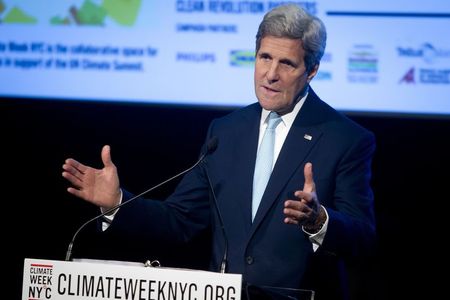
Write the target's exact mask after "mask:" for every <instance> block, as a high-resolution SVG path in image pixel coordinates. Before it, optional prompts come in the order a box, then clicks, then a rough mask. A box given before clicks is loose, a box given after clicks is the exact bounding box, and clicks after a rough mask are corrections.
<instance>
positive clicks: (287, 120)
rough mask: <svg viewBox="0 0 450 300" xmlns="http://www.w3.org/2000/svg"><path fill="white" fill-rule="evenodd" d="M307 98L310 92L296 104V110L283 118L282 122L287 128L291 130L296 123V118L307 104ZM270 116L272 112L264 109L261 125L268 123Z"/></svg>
mask: <svg viewBox="0 0 450 300" xmlns="http://www.w3.org/2000/svg"><path fill="white" fill-rule="evenodd" d="M307 96H308V92H307V93H305V95H303V97H302V98H301V99H300V100H299V101H298V102H297V103H296V104H295V106H294V109H293V110H292V111H291V112H289V113H287V114H284V115H282V116H281V120H282V122H283V124H284V125H285V126H286V127H287V128H291V126H292V124H293V123H294V120H295V117H297V114H298V112H299V111H300V109H301V108H302V106H303V104H304V103H305V100H306V97H307ZM269 114H270V110H266V109H264V108H263V109H262V112H261V123H260V124H261V125H262V124H266V123H267V117H268V116H269Z"/></svg>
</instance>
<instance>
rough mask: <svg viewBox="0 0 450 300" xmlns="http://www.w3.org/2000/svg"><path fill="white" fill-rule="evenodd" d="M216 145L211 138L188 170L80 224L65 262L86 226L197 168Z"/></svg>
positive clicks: (70, 256)
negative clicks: (76, 239)
mask: <svg viewBox="0 0 450 300" xmlns="http://www.w3.org/2000/svg"><path fill="white" fill-rule="evenodd" d="M217 144H218V138H217V137H216V136H213V137H211V138H210V139H209V140H208V142H207V143H206V151H204V152H203V154H202V155H201V156H200V158H199V159H198V160H197V161H196V162H195V164H193V165H192V166H191V167H189V168H187V169H185V170H184V171H181V172H180V173H178V174H176V175H174V176H172V177H170V178H169V179H166V180H164V181H163V182H161V183H159V184H157V185H155V186H153V187H151V188H149V189H148V190H146V191H143V192H142V193H140V194H139V195H136V196H134V197H132V198H130V199H128V200H127V201H125V202H122V203H120V204H118V205H116V206H113V207H112V208H110V209H108V210H106V211H105V212H103V213H101V214H99V215H97V216H95V217H93V218H92V219H90V220H88V221H86V222H85V223H84V224H82V225H81V226H80V227H79V228H78V230H77V231H76V232H75V234H74V235H73V237H72V240H71V241H70V244H69V246H68V248H67V252H66V261H70V260H71V258H72V248H73V244H74V242H75V238H76V237H77V235H78V233H79V232H80V231H81V230H82V229H83V228H84V227H86V225H88V224H90V223H91V222H93V221H95V220H97V219H99V218H101V217H103V216H105V215H108V214H110V213H112V212H113V211H115V210H116V209H118V208H119V207H122V206H123V205H125V204H127V203H130V202H131V201H133V200H135V199H137V198H139V197H141V196H143V195H145V194H147V193H149V192H151V191H153V190H154V189H156V188H158V187H160V186H162V185H164V184H166V183H168V182H170V181H172V180H174V179H176V178H178V177H180V176H181V175H184V174H185V173H187V172H189V171H191V170H192V169H194V168H195V167H196V166H198V165H199V164H200V163H201V162H202V161H203V160H204V159H205V158H206V156H207V155H209V154H211V153H213V152H214V151H216V149H217Z"/></svg>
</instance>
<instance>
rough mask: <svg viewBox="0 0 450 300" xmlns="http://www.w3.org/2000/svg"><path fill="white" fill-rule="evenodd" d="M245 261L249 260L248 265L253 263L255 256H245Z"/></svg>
mask: <svg viewBox="0 0 450 300" xmlns="http://www.w3.org/2000/svg"><path fill="white" fill-rule="evenodd" d="M245 261H246V262H247V265H251V264H252V263H253V257H251V256H250V255H249V256H247V257H246V258H245Z"/></svg>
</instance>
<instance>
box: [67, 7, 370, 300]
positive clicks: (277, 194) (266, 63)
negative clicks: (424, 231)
mask: <svg viewBox="0 0 450 300" xmlns="http://www.w3.org/2000/svg"><path fill="white" fill-rule="evenodd" d="M325 43H326V31H325V27H324V25H323V23H322V22H321V21H320V20H319V19H317V18H316V17H314V16H311V15H309V14H308V13H307V12H305V11H304V10H303V9H301V8H299V7H298V6H296V5H292V4H291V5H283V6H279V7H277V8H275V9H273V10H272V11H270V12H268V13H267V14H266V15H265V17H264V19H263V21H262V23H261V24H260V26H259V30H258V33H257V36H256V62H255V75H254V84H255V93H256V96H257V98H258V103H255V104H252V105H249V106H247V107H245V108H242V109H239V110H237V111H235V112H233V113H231V114H229V115H228V116H225V117H223V118H220V119H217V120H214V121H213V122H212V123H211V125H210V127H209V130H208V134H207V138H206V140H207V141H208V140H209V139H210V138H211V137H217V138H218V141H219V144H218V147H217V149H216V150H215V151H214V152H213V153H211V154H209V155H208V156H207V158H206V160H205V161H204V163H202V164H200V165H199V166H198V167H196V168H194V169H193V170H192V171H190V172H189V173H187V174H186V175H185V177H184V178H183V180H182V181H181V182H180V184H179V185H178V186H177V188H176V190H175V191H174V193H173V194H172V195H171V196H170V197H169V198H168V199H167V200H166V201H163V202H160V201H146V200H144V199H137V200H136V201H133V202H132V203H130V204H129V205H126V206H124V207H122V208H120V209H118V210H116V211H115V212H114V213H113V215H111V216H110V217H109V219H110V221H111V222H110V223H111V225H109V224H105V227H108V226H109V228H108V229H107V230H109V231H115V232H118V233H120V232H123V233H127V232H143V233H145V235H146V236H147V237H148V238H152V239H158V240H160V241H161V242H163V241H166V242H168V243H174V244H177V243H186V242H188V241H190V240H191V239H192V238H194V237H195V236H197V235H198V234H199V233H200V232H202V231H203V230H205V229H207V228H208V229H210V230H211V231H212V245H211V246H212V256H211V262H210V267H211V270H219V268H220V266H221V264H222V263H223V258H224V251H228V253H227V260H226V271H227V272H230V273H240V274H242V275H243V279H244V281H245V283H248V284H252V285H257V286H273V287H284V288H310V289H313V290H315V291H316V299H346V298H348V290H347V286H346V284H347V283H346V281H347V278H346V276H347V275H346V265H347V264H348V263H349V262H352V261H354V260H357V259H358V258H361V257H364V256H365V255H366V254H367V253H370V250H371V248H372V247H373V242H374V235H375V229H374V228H375V225H374V214H373V195H372V190H371V187H370V178H371V161H372V156H373V153H374V149H375V141H374V136H373V134H372V133H370V132H369V131H367V130H366V129H364V128H362V127H361V126H359V125H357V124H356V123H354V122H352V121H351V120H349V119H348V118H346V117H345V116H343V115H342V114H340V113H338V112H337V111H335V110H334V109H333V108H331V107H330V106H328V105H327V104H326V103H324V102H323V101H322V100H320V99H319V97H318V96H317V95H316V94H315V93H314V91H313V90H312V89H311V88H310V86H309V83H310V81H311V80H312V79H313V77H314V76H315V75H316V74H317V71H318V68H319V63H320V59H321V57H322V55H323V53H324V51H325ZM271 112H273V113H271ZM269 115H270V116H269ZM272 117H275V118H277V119H278V121H277V122H278V123H277V125H276V126H275V127H274V129H273V130H274V140H273V141H272V144H273V145H272V147H273V148H272V149H271V150H270V151H271V154H270V155H271V160H272V159H273V161H271V162H270V168H272V167H273V170H272V172H271V175H270V179H268V182H267V185H266V186H265V183H264V186H265V189H264V187H263V192H261V193H260V194H261V196H260V197H255V195H258V193H259V192H257V191H256V190H257V189H258V184H259V183H258V180H260V181H264V180H263V179H261V178H262V177H263V176H262V173H260V172H259V171H255V169H256V170H259V168H260V165H259V163H260V162H259V161H258V156H259V155H260V154H259V151H260V150H261V148H262V147H263V146H262V144H263V143H264V142H263V139H264V137H263V136H264V132H265V131H266V127H268V122H269V118H272ZM280 118H281V119H280ZM205 147H206V146H204V148H205ZM264 147H265V146H264ZM261 151H262V150H261ZM102 160H103V163H104V168H103V169H93V168H91V167H89V166H85V165H83V164H81V163H79V162H77V161H76V160H74V159H67V160H66V162H65V164H64V165H63V169H64V171H63V177H65V178H66V179H68V180H69V181H70V182H71V183H72V184H73V187H70V188H68V191H69V192H70V193H72V194H74V195H76V196H78V197H81V198H83V199H85V200H87V201H90V202H92V203H94V204H96V205H98V206H100V207H101V208H102V209H108V208H112V207H114V206H115V205H117V204H118V203H120V202H121V201H126V200H127V199H130V198H131V197H132V195H131V194H129V193H128V192H127V191H124V190H122V189H121V188H120V186H119V177H118V173H117V169H116V167H115V166H114V164H113V163H112V160H111V155H110V149H109V147H108V146H105V147H104V148H103V150H102ZM260 160H261V159H260ZM313 170H314V176H313ZM213 195H214V196H215V198H216V199H215V200H214V199H213V198H212V197H213ZM252 198H255V199H253V200H252ZM215 203H216V204H217V208H218V211H219V212H220V215H221V216H219V214H218V213H217V211H216V210H215V208H214V207H213V206H214V205H215ZM219 218H222V219H223V225H224V231H225V235H226V239H227V241H225V238H224V234H223V232H222V229H221V223H222V222H221V221H220V220H219Z"/></svg>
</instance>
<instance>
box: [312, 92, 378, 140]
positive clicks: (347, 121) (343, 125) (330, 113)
mask: <svg viewBox="0 0 450 300" xmlns="http://www.w3.org/2000/svg"><path fill="white" fill-rule="evenodd" d="M310 100H311V102H314V104H312V106H313V107H314V108H311V109H310V110H311V111H309V113H311V114H312V115H316V116H317V118H316V120H317V122H319V123H323V124H327V125H328V126H327V127H328V128H329V129H330V130H332V131H340V132H346V133H348V134H350V135H355V134H357V135H359V134H360V135H373V133H372V132H371V131H370V130H369V129H368V128H366V127H364V126H363V125H361V124H360V123H358V122H357V121H355V120H354V119H352V118H351V117H350V116H349V115H348V114H347V113H345V112H344V111H341V110H337V109H335V108H334V107H332V106H331V105H329V104H328V103H326V102H325V101H323V100H322V99H320V98H319V97H318V96H317V95H316V94H315V93H313V94H312V99H310Z"/></svg>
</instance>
